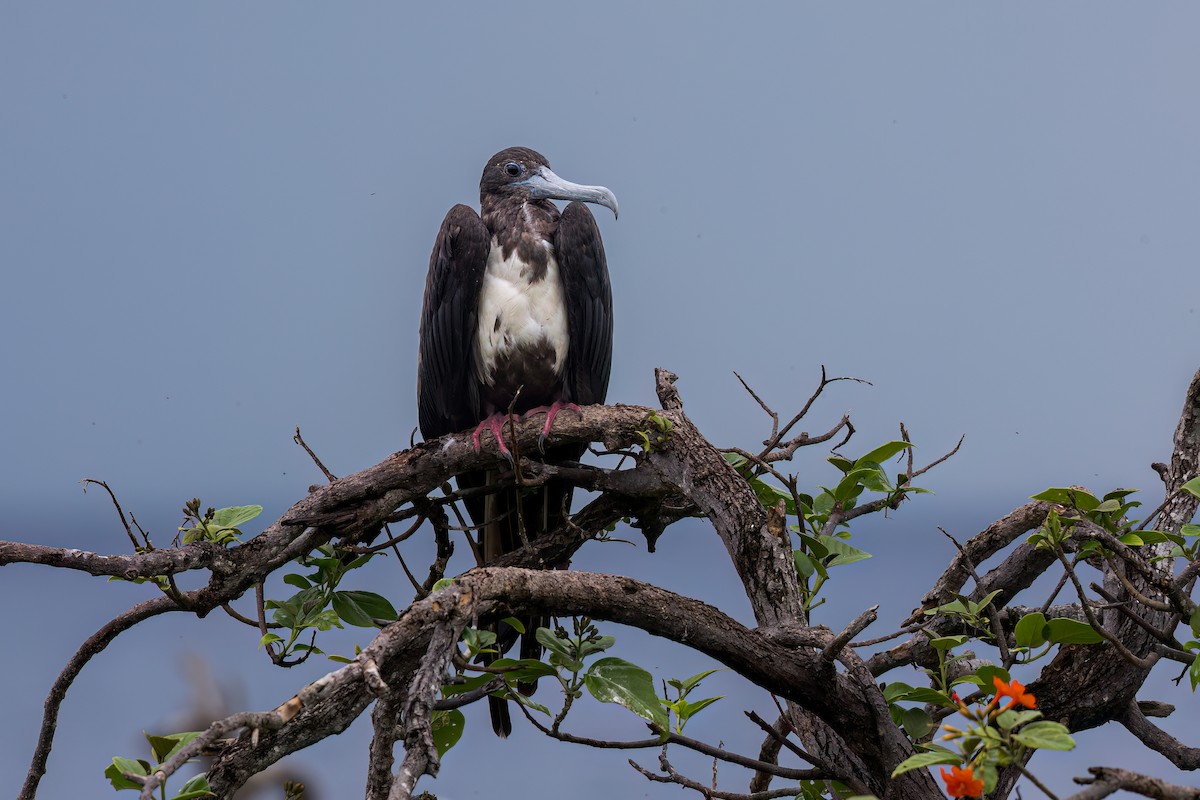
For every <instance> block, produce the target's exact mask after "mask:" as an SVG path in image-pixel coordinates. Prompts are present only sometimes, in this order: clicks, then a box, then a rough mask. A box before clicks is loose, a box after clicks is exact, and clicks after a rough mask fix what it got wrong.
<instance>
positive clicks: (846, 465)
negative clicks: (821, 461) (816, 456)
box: [826, 456, 854, 474]
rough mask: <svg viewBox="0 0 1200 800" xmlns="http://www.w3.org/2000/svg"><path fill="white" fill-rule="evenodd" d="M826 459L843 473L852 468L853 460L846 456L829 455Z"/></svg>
mask: <svg viewBox="0 0 1200 800" xmlns="http://www.w3.org/2000/svg"><path fill="white" fill-rule="evenodd" d="M826 460H827V461H828V462H829V463H830V464H833V465H834V466H835V467H837V468H838V469H840V470H841V471H842V473H843V474H845V473H847V472H849V471H850V470H852V469H854V462H853V461H851V460H850V459H848V458H842V457H841V456H830V457H829V458H828V459H826Z"/></svg>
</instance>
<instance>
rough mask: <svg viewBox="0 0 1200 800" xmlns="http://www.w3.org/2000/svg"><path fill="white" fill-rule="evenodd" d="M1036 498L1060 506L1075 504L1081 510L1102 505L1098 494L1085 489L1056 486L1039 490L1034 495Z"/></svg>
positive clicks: (1092, 508) (1093, 508)
mask: <svg viewBox="0 0 1200 800" xmlns="http://www.w3.org/2000/svg"><path fill="white" fill-rule="evenodd" d="M1033 499H1034V500H1043V501H1045V502H1047V503H1055V504H1056V505H1060V506H1074V507H1075V508H1078V509H1079V510H1080V511H1095V510H1096V507H1097V506H1099V505H1100V501H1099V500H1098V499H1096V496H1095V495H1093V494H1090V493H1088V492H1085V491H1084V490H1083V489H1070V488H1061V487H1054V488H1050V489H1046V490H1045V491H1042V492H1038V493H1037V494H1035V495H1034V496H1033Z"/></svg>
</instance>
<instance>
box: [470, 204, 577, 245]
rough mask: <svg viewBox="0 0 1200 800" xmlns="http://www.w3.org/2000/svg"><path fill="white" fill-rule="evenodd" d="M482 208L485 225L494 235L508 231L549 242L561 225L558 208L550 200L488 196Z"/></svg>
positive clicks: (514, 234)
mask: <svg viewBox="0 0 1200 800" xmlns="http://www.w3.org/2000/svg"><path fill="white" fill-rule="evenodd" d="M480 206H481V208H482V211H483V213H482V215H481V216H482V217H483V222H484V224H485V225H487V227H488V230H490V231H491V232H492V233H493V235H499V234H501V233H502V232H505V231H508V232H511V234H512V235H513V236H521V235H523V234H532V235H533V236H534V237H535V238H538V239H546V240H549V239H551V238H552V237H553V236H554V227H555V225H557V224H558V217H559V211H558V207H557V206H556V205H554V203H552V202H550V201H549V200H527V199H524V198H518V197H498V196H496V195H485V196H484V197H483V198H481V202H480ZM501 238H504V237H503V236H501Z"/></svg>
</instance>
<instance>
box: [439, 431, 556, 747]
mask: <svg viewBox="0 0 1200 800" xmlns="http://www.w3.org/2000/svg"><path fill="white" fill-rule="evenodd" d="M560 449H561V448H560ZM547 455H548V457H549V458H550V459H553V458H555V457H557V458H566V459H571V460H574V459H577V458H579V456H580V452H576V449H575V448H571V449H570V450H569V451H564V452H555V451H551V452H550V453H548V454H547ZM496 475H497V472H496V471H495V470H488V471H487V472H475V473H468V474H466V475H460V476H459V477H458V485H459V487H460V488H469V487H479V486H486V485H489V484H491V483H493V482H494V481H495V480H496ZM571 489H572V486H571V485H570V484H569V483H567V482H565V481H558V480H551V481H548V482H547V483H546V484H545V485H544V486H543V487H540V488H537V489H527V490H525V492H524V493H521V494H518V490H517V489H511V490H505V491H501V492H497V493H495V494H491V495H486V496H485V497H478V496H476V497H473V498H471V499H470V500H468V501H466V506H467V513H469V514H470V515H471V519H472V520H473V521H474V523H475V525H477V526H479V537H480V548H479V549H480V555H481V556H482V559H483V563H484V564H489V563H491V562H492V561H493V560H494V559H496V558H497V557H499V556H502V555H504V554H505V553H510V552H512V551H514V550H519V549H521V548H522V547H523V546H524V542H525V541H529V542H532V541H534V540H535V539H537V538H538V537H539V536H541V535H542V534H544V533H546V532H547V531H551V530H554V529H555V528H557V527H558V526H559V525H561V524H562V522H563V509H564V508H567V507H569V506H570V503H571ZM518 498H519V500H518ZM518 502H519V503H520V514H518V513H517V504H518ZM522 525H523V526H524V530H525V536H524V539H522V536H521V527H522ZM521 622H522V623H523V624H524V626H525V633H524V634H523V635H522V636H521V649H520V657H521V658H533V659H540V658H541V657H542V646H541V645H540V644H539V643H538V641H537V638H536V634H537V629H538V628H539V627H547V626H548V625H549V624H550V620H549V618H547V617H533V618H528V619H523V620H521ZM496 634H497V638H496V646H497V649H498V650H499V651H500V652H501V653H503V652H505V651H506V650H508V649H509V648H510V647H512V645H513V643H514V642H515V641H516V638H517V637H516V632H515V631H514V630H513V629H512V628H510V627H509V626H507V625H499V626H497V628H496ZM536 689H537V684H536V683H521V684H519V685H518V686H517V691H519V692H520V693H521V694H524V695H531V694H533V693H534V690H536ZM488 710H489V711H490V712H491V717H492V730H494V731H495V732H496V735H497V736H499V737H501V738H506V737H507V736H508V735H509V734H510V733H512V714H511V712H510V709H509V707H508V701H507V700H502V699H500V698H497V697H491V696H489V697H488Z"/></svg>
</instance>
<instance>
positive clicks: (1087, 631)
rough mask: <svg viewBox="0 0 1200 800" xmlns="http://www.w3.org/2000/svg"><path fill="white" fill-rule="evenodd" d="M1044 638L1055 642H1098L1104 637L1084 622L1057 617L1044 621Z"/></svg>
mask: <svg viewBox="0 0 1200 800" xmlns="http://www.w3.org/2000/svg"><path fill="white" fill-rule="evenodd" d="M1046 639H1047V640H1048V641H1051V642H1054V643H1055V644H1099V643H1100V642H1103V641H1104V637H1103V636H1101V635H1100V634H1099V633H1097V632H1096V631H1095V629H1093V628H1092V626H1091V625H1088V624H1087V623H1086V622H1079V621H1078V620H1073V619H1067V618H1066V617H1057V618H1055V619H1052V620H1050V621H1049V622H1047V623H1046Z"/></svg>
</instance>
